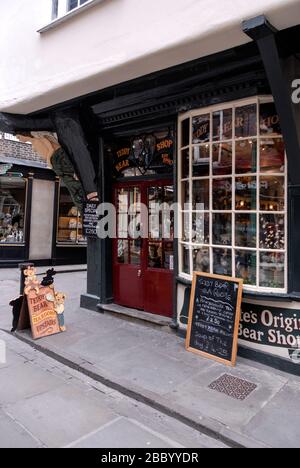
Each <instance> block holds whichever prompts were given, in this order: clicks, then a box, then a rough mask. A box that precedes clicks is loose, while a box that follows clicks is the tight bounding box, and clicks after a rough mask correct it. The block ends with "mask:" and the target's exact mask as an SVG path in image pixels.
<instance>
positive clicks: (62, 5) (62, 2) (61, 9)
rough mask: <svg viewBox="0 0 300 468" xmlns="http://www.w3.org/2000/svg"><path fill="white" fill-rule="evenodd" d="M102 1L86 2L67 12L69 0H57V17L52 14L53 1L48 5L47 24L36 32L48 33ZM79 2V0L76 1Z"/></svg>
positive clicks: (92, 0) (89, 0) (91, 0)
mask: <svg viewBox="0 0 300 468" xmlns="http://www.w3.org/2000/svg"><path fill="white" fill-rule="evenodd" d="M103 1H104V0H88V1H87V2H86V3H83V4H82V5H78V6H77V7H76V8H73V9H72V10H69V0H58V14H57V17H55V16H53V14H54V4H53V2H54V0H51V3H50V4H49V9H50V10H49V22H48V23H47V24H46V25H45V26H43V27H42V28H40V29H39V30H38V32H39V33H40V34H42V33H45V32H47V31H49V30H50V29H54V28H56V27H57V26H59V25H60V24H62V23H65V22H66V21H69V20H70V19H71V18H73V17H74V16H77V15H78V14H80V13H82V12H83V11H85V10H87V9H89V8H92V7H94V6H95V5H97V4H98V3H101V2H103ZM78 2H79V0H78Z"/></svg>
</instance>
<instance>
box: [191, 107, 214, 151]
mask: <svg viewBox="0 0 300 468" xmlns="http://www.w3.org/2000/svg"><path fill="white" fill-rule="evenodd" d="M208 141H210V114H206V115H200V116H199V117H194V118H193V144H194V145H197V144H199V143H206V142H208Z"/></svg>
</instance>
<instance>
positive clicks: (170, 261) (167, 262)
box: [164, 242, 174, 271]
mask: <svg viewBox="0 0 300 468" xmlns="http://www.w3.org/2000/svg"><path fill="white" fill-rule="evenodd" d="M164 249H165V255H164V268H165V270H171V271H173V270H174V243H173V242H165V243H164Z"/></svg>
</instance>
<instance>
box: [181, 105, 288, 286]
mask: <svg viewBox="0 0 300 468" xmlns="http://www.w3.org/2000/svg"><path fill="white" fill-rule="evenodd" d="M178 128H179V132H180V134H179V161H178V167H179V184H178V187H179V201H180V202H181V210H182V212H181V215H180V219H181V229H180V234H179V252H180V275H181V276H182V277H183V278H185V279H191V278H192V273H193V271H198V272H205V273H214V274H220V275H225V276H235V277H238V278H242V279H243V280H244V284H245V289H246V290H247V289H248V290H253V291H262V292H269V291H278V292H280V293H284V292H286V291H287V238H286V237H287V164H286V155H285V148H284V142H283V138H282V134H281V128H280V122H279V118H278V114H277V112H276V109H275V106H274V103H273V102H272V100H271V99H270V98H254V99H249V100H247V101H244V102H241V101H238V102H234V103H231V104H226V105H224V106H222V107H221V106H218V107H215V108H214V107H212V108H209V109H204V110H199V111H192V112H189V113H187V114H184V115H183V116H181V117H180V120H179V127H178Z"/></svg>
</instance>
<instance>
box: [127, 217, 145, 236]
mask: <svg viewBox="0 0 300 468" xmlns="http://www.w3.org/2000/svg"><path fill="white" fill-rule="evenodd" d="M128 234H129V236H130V237H131V238H132V239H138V238H139V237H141V236H142V232H141V215H140V213H138V214H136V215H132V216H129V227H128Z"/></svg>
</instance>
